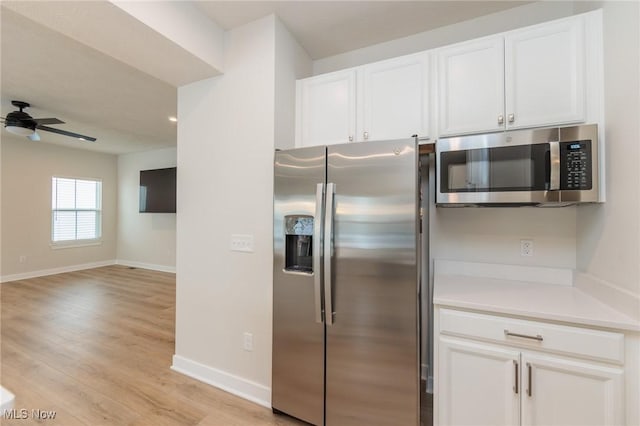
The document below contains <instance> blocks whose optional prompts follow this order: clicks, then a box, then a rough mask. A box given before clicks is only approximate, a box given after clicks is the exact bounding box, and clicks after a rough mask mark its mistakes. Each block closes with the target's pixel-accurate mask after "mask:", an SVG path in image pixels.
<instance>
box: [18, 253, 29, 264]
mask: <svg viewBox="0 0 640 426" xmlns="http://www.w3.org/2000/svg"><path fill="white" fill-rule="evenodd" d="M19 261H20V263H27V256H25V255H22V256H20V258H19Z"/></svg>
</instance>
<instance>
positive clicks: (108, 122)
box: [0, 1, 523, 154]
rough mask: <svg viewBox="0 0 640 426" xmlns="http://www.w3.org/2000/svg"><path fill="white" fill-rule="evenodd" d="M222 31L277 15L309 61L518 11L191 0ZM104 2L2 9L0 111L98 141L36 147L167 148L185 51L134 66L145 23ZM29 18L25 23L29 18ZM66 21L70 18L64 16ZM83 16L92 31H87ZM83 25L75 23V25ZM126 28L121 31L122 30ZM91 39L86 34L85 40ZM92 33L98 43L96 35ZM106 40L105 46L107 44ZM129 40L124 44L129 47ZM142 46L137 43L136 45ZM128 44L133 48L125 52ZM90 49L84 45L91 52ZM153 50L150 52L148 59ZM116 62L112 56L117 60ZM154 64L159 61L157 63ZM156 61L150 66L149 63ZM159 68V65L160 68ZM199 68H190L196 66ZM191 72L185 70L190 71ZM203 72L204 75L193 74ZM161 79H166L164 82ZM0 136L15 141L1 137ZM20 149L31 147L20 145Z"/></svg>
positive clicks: (479, 4)
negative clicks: (17, 104) (22, 109)
mask: <svg viewBox="0 0 640 426" xmlns="http://www.w3.org/2000/svg"><path fill="white" fill-rule="evenodd" d="M192 4H193V5H194V6H196V7H198V8H200V10H202V12H203V13H204V14H206V15H207V16H208V17H209V18H210V19H213V20H215V21H216V22H218V23H219V24H220V25H221V26H222V27H224V28H225V29H230V28H234V27H237V26H240V25H243V24H245V23H248V22H251V21H253V20H255V19H258V18H260V17H263V16H266V15H269V14H271V13H275V14H277V15H278V16H279V17H280V18H281V19H282V21H283V22H284V24H285V25H286V26H287V27H288V28H289V30H290V31H291V32H292V34H293V35H294V37H296V39H298V41H299V42H300V43H301V45H302V46H303V47H304V48H305V49H306V50H307V52H308V53H309V55H310V56H311V57H312V58H313V59H319V58H323V57H327V56H331V55H334V54H338V53H342V52H346V51H349V50H353V49H357V48H360V47H364V46H368V45H371V44H376V43H379V42H383V41H387V40H392V39H395V38H398V37H403V36H407V35H411V34H415V33H418V32H422V31H427V30H430V29H433V28H437V27H440V26H443V25H449V24H452V23H454V22H459V21H463V20H467V19H471V18H474V17H477V16H481V15H485V14H489V13H494V12H496V11H499V10H503V9H508V8H511V7H514V6H518V5H521V4H523V2H514V1H509V2H507V1H489V2H486V1H414V2H406V1H341V2H337V1H278V2H270V1H196V2H192ZM113 8H114V6H113V5H111V4H110V3H108V2H104V1H101V2H86V1H73V2H69V1H65V2H58V1H56V2H46V1H45V2H26V1H24V2H6V1H3V2H2V7H1V9H0V10H1V66H2V74H1V77H2V80H1V86H0V89H1V90H0V104H1V105H0V107H1V113H2V116H6V114H8V113H9V112H10V111H13V110H14V109H15V108H14V107H13V106H12V105H11V104H10V102H11V100H12V99H16V100H22V101H26V102H29V103H31V105H32V108H30V109H29V110H27V112H28V113H29V114H31V115H32V116H33V117H36V118H38V117H57V118H59V119H61V120H63V121H65V122H66V123H65V124H61V125H56V126H55V127H58V128H61V129H64V130H69V131H72V132H77V133H81V134H87V135H90V136H94V137H97V138H98V142H97V143H89V142H82V141H78V140H76V139H72V138H67V137H64V136H60V135H56V134H52V133H46V132H39V133H40V136H41V138H42V140H41V141H40V142H37V143H55V144H61V145H66V146H71V147H76V148H83V149H92V150H96V151H101V152H108V153H113V154H121V153H127V152H135V151H143V150H148V149H154V148H160V147H167V146H175V144H176V125H175V124H174V123H170V122H169V121H168V119H167V118H168V116H170V115H175V114H176V100H177V94H176V87H175V86H176V83H175V82H176V81H179V78H177V77H176V78H174V77H175V76H177V75H178V74H179V73H180V72H183V73H184V72H185V71H186V70H184V69H183V70H180V69H174V68H172V64H176V63H184V60H185V58H186V57H187V56H188V55H185V54H184V52H180V51H179V50H178V49H175V46H167V43H166V42H167V41H166V40H164V43H165V45H164V49H163V50H162V54H161V55H160V54H157V55H156V58H149V61H147V65H148V66H149V65H150V64H151V65H150V66H154V65H153V64H154V63H155V67H160V66H162V67H163V68H166V69H165V70H163V71H159V72H157V73H154V75H156V76H162V75H169V76H172V77H171V78H163V77H161V78H163V80H164V81H163V80H160V79H159V78H156V77H153V76H151V75H150V74H148V73H146V72H143V71H140V70H139V69H138V68H140V67H138V68H134V67H132V66H131V65H130V64H129V63H128V61H127V60H126V58H127V54H131V53H130V52H129V53H128V50H127V49H128V48H129V47H131V48H132V49H134V48H135V50H132V51H131V52H133V51H137V52H139V51H140V48H141V47H144V46H153V47H155V46H160V45H161V44H162V42H163V40H162V38H161V37H157V36H154V35H153V34H150V29H149V28H148V27H146V26H144V25H143V24H139V25H137V26H136V25H134V23H135V21H132V20H130V19H128V20H124V18H123V17H122V13H115V12H114V11H113ZM27 17H28V18H27ZM72 18H73V19H72ZM91 19H94V20H97V21H93V22H97V23H98V24H95V23H94V24H91V25H93V27H92V26H91V25H90V24H87V22H88V21H90V20H91ZM77 20H83V21H82V22H83V25H80V24H74V22H78V21H77ZM123 25H124V26H123ZM90 33H91V34H93V35H90ZM95 34H99V37H98V38H99V40H98V41H99V42H100V43H102V45H101V46H98V44H97V42H96V37H97V36H96V35H95ZM105 40H106V41H109V40H112V44H113V48H109V46H108V44H105ZM128 40H130V42H129V43H128V42H127V41H128ZM141 40H142V41H144V43H141ZM129 45H131V46H129ZM89 46H92V47H89ZM154 50H158V49H149V50H148V51H149V52H150V53H149V54H150V55H151V52H153V51H154ZM115 57H117V58H118V59H115ZM158 57H159V58H161V59H162V63H158V62H157V58H158ZM154 61H155V62H154ZM164 63H166V64H167V65H166V66H165V65H162V64H164ZM195 65H196V66H197V65H198V64H197V63H196V64H195ZM192 69H193V67H192ZM198 72H205V70H202V69H200V70H198ZM167 81H169V82H167ZM1 136H2V138H5V137H11V138H13V137H15V136H13V135H11V134H9V133H8V132H7V131H5V130H2V133H1ZM24 141H25V143H36V142H31V141H29V140H27V139H24Z"/></svg>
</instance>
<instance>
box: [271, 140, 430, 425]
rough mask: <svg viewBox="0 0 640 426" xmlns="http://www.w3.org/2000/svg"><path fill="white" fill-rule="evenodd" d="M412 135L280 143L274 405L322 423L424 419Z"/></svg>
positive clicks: (397, 422) (276, 200) (413, 421)
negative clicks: (292, 145)
mask: <svg viewBox="0 0 640 426" xmlns="http://www.w3.org/2000/svg"><path fill="white" fill-rule="evenodd" d="M418 180H419V173H418V152H417V142H416V140H414V139H409V140H399V141H381V142H364V143H351V144H345V145H330V146H326V147H324V146H322V147H311V148H301V149H294V150H288V151H277V152H276V154H275V178H274V185H275V195H274V267H273V276H274V283H273V287H274V290H273V377H272V379H273V380H272V407H273V409H274V411H276V412H283V413H286V414H289V415H291V416H294V417H297V418H299V419H302V420H305V421H307V422H309V423H312V424H315V425H327V426H349V425H394V426H397V425H417V424H418V423H419V417H420V413H419V411H420V396H419V383H420V372H419V335H418V332H419V327H418V322H419V308H418V294H419V285H418V280H419V264H420V261H419V260H420V256H419V230H420V228H419V226H420V225H419V210H418V209H419V207H418V205H419V197H420V196H419V184H418Z"/></svg>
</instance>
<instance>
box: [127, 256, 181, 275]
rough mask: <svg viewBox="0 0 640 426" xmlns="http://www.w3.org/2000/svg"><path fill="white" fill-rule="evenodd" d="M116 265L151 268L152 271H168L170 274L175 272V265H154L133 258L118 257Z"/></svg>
mask: <svg viewBox="0 0 640 426" xmlns="http://www.w3.org/2000/svg"><path fill="white" fill-rule="evenodd" d="M116 265H122V266H130V267H132V268H140V269H151V270H152V271H160V272H169V273H172V274H175V273H176V267H175V266H165V265H156V264H154V263H144V262H136V261H135V260H125V259H118V260H116Z"/></svg>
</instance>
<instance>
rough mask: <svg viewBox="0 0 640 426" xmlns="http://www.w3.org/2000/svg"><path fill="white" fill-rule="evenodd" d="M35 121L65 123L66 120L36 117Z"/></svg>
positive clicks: (39, 122) (40, 122)
mask: <svg viewBox="0 0 640 426" xmlns="http://www.w3.org/2000/svg"><path fill="white" fill-rule="evenodd" d="M33 121H35V122H36V123H38V124H64V121H62V120H60V119H57V118H34V119H33Z"/></svg>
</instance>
